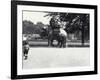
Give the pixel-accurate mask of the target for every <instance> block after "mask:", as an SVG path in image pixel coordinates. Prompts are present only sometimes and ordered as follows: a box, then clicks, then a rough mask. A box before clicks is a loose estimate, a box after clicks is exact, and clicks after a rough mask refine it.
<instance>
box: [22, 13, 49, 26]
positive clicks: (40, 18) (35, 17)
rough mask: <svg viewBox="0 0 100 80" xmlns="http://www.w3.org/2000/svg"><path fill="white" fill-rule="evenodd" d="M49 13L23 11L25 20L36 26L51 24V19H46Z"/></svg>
mask: <svg viewBox="0 0 100 80" xmlns="http://www.w3.org/2000/svg"><path fill="white" fill-rule="evenodd" d="M46 14H47V13H44V12H36V11H23V20H28V21H31V22H33V23H34V24H36V23H37V22H42V23H43V24H49V21H50V19H51V18H50V17H44V16H45V15H46Z"/></svg>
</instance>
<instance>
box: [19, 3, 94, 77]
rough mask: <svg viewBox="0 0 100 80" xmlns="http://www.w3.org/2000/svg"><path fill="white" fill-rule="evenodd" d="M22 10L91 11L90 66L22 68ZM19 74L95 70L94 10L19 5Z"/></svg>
mask: <svg viewBox="0 0 100 80" xmlns="http://www.w3.org/2000/svg"><path fill="white" fill-rule="evenodd" d="M22 10H36V11H41V10H42V11H51V12H70V13H89V14H90V53H91V54H90V66H85V67H75V68H73V67H72V68H71V67H70V68H69V67H68V68H49V69H48V68H47V69H31V70H30V69H26V70H25V69H22ZM17 31H18V32H17V45H18V46H17V50H18V51H17V75H24V74H43V73H57V72H80V71H93V70H94V10H92V9H91V10H90V9H81V8H78V9H77V8H58V7H44V6H24V5H18V6H17Z"/></svg>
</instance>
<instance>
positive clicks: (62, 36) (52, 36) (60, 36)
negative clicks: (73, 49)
mask: <svg viewBox="0 0 100 80" xmlns="http://www.w3.org/2000/svg"><path fill="white" fill-rule="evenodd" d="M66 37H67V33H66V32H65V31H64V30H62V29H57V30H56V31H54V30H50V31H49V32H48V46H54V45H53V41H54V40H57V41H58V44H57V45H56V46H57V47H66Z"/></svg>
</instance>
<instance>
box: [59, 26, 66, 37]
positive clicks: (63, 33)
mask: <svg viewBox="0 0 100 80" xmlns="http://www.w3.org/2000/svg"><path fill="white" fill-rule="evenodd" d="M59 34H60V35H63V36H67V33H66V31H65V30H64V29H62V28H60V33H59Z"/></svg>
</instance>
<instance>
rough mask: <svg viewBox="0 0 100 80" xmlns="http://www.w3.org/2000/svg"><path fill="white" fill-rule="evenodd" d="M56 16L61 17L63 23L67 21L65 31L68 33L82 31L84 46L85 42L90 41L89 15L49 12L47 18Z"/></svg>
mask: <svg viewBox="0 0 100 80" xmlns="http://www.w3.org/2000/svg"><path fill="white" fill-rule="evenodd" d="M56 15H59V16H60V19H61V21H66V23H67V24H66V29H65V30H66V31H67V32H68V33H76V32H78V31H81V33H82V38H81V40H82V45H84V40H85V39H86V38H87V39H89V14H80V13H58V12H53V13H52V12H49V13H48V14H47V15H46V16H50V17H53V16H56ZM46 16H45V17H46Z"/></svg>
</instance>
